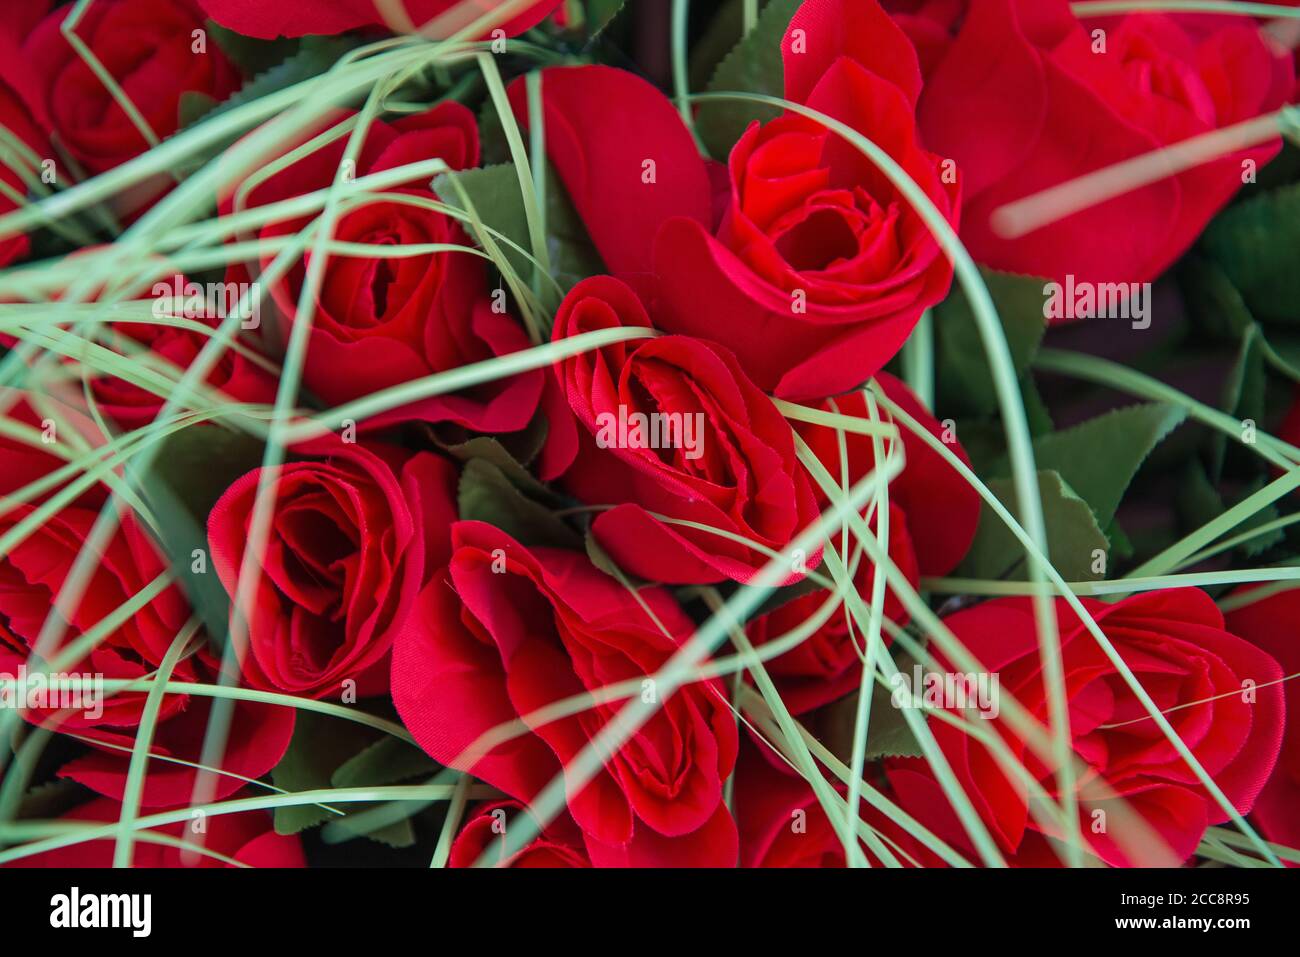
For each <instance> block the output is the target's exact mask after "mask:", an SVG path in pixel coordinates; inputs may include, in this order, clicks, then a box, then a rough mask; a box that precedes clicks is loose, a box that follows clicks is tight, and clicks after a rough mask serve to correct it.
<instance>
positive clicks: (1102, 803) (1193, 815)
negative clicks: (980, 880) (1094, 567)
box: [888, 588, 1285, 866]
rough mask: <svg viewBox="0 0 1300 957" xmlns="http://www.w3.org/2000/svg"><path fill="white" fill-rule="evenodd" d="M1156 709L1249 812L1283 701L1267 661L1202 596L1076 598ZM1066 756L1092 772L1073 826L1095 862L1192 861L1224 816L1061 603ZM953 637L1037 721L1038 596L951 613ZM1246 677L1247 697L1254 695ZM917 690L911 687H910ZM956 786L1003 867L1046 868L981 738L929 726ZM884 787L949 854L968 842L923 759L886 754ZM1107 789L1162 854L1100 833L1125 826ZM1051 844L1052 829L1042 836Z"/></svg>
mask: <svg viewBox="0 0 1300 957" xmlns="http://www.w3.org/2000/svg"><path fill="white" fill-rule="evenodd" d="M1083 601H1084V605H1085V607H1087V608H1088V610H1089V611H1090V612H1091V614H1092V616H1093V617H1094V618H1095V619H1096V620H1097V622H1098V624H1099V625H1100V626H1101V628H1102V630H1103V631H1104V632H1105V634H1106V636H1107V637H1108V638H1109V639H1110V640H1111V642H1112V643H1113V644H1114V645H1115V647H1116V649H1117V650H1118V651H1119V653H1120V654H1121V655H1122V656H1123V658H1124V661H1125V662H1126V663H1127V664H1128V665H1129V667H1130V668H1131V669H1132V670H1133V672H1134V674H1135V675H1136V676H1137V678H1138V680H1139V681H1140V682H1142V686H1143V687H1144V688H1145V689H1146V690H1147V692H1148V693H1149V694H1150V695H1151V697H1152V698H1153V699H1154V701H1155V703H1156V706H1157V707H1158V708H1159V709H1160V710H1161V711H1162V712H1163V713H1164V714H1165V716H1166V717H1167V718H1168V719H1169V722H1170V724H1172V725H1173V728H1174V730H1175V731H1176V732H1177V733H1178V735H1179V736H1180V737H1181V738H1182V740H1183V742H1184V743H1185V744H1186V745H1187V747H1188V748H1189V749H1190V750H1191V752H1192V753H1193V754H1194V755H1195V756H1196V757H1197V759H1198V760H1199V761H1200V762H1201V765H1202V766H1203V767H1204V768H1205V770H1206V771H1207V772H1208V773H1209V775H1210V776H1211V777H1212V778H1213V779H1214V781H1215V783H1216V784H1217V785H1218V786H1219V787H1220V788H1221V789H1222V790H1223V792H1224V794H1225V795H1227V797H1228V800H1229V801H1231V802H1232V805H1233V806H1234V807H1235V808H1236V809H1237V810H1238V811H1239V812H1240V813H1242V814H1244V813H1246V812H1247V811H1249V810H1250V809H1251V807H1253V806H1254V804H1255V802H1256V799H1257V798H1258V797H1259V794H1260V791H1261V789H1262V788H1263V787H1264V784H1265V782H1266V781H1267V780H1268V777H1269V774H1270V773H1271V772H1272V770H1273V767H1274V765H1275V763H1276V762H1277V758H1278V750H1279V748H1280V746H1281V741H1282V727H1283V719H1284V712H1285V706H1284V703H1283V697H1282V688H1281V686H1280V685H1279V684H1277V683H1276V682H1277V680H1278V679H1279V678H1280V677H1281V676H1282V672H1281V669H1280V668H1279V667H1278V664H1277V662H1276V661H1274V660H1273V658H1272V657H1270V656H1269V655H1267V654H1265V653H1264V652H1263V651H1261V650H1260V649H1259V648H1257V647H1256V646H1255V645H1252V644H1250V643H1249V642H1246V641H1243V640H1242V639H1240V638H1238V637H1237V636H1236V635H1234V634H1231V633H1230V632H1228V631H1226V630H1225V628H1224V621H1223V615H1222V614H1221V613H1220V612H1219V609H1218V607H1217V606H1216V605H1215V604H1214V602H1213V601H1212V600H1211V599H1210V597H1209V596H1208V595H1206V594H1205V593H1204V592H1202V591H1200V590H1198V589H1193V588H1184V589H1168V590H1164V591H1154V592H1147V593H1144V594H1139V595H1135V596H1133V597H1131V598H1128V599H1125V600H1124V601H1120V602H1116V603H1115V604H1105V603H1103V602H1099V601H1094V600H1092V599H1083ZM1057 615H1058V617H1059V621H1060V629H1061V653H1062V659H1063V663H1064V667H1065V681H1066V693H1067V696H1068V699H1069V708H1070V731H1071V737H1072V740H1073V746H1074V753H1075V754H1076V755H1077V756H1078V757H1079V758H1080V759H1081V760H1082V761H1084V762H1085V763H1086V764H1087V765H1088V766H1089V768H1090V771H1089V772H1088V773H1085V774H1083V775H1081V776H1080V777H1079V779H1078V786H1079V797H1080V816H1081V831H1082V835H1083V838H1084V840H1085V841H1086V842H1087V843H1088V845H1089V848H1090V850H1091V852H1092V853H1093V854H1095V855H1096V856H1097V857H1099V858H1100V859H1101V860H1103V861H1105V862H1106V863H1108V864H1111V865H1113V866H1135V865H1136V866H1142V865H1143V864H1144V863H1146V864H1149V863H1151V862H1152V861H1155V860H1167V859H1168V855H1170V854H1172V856H1173V857H1175V858H1177V859H1179V860H1184V859H1186V858H1188V857H1189V856H1191V854H1192V853H1193V851H1195V849H1196V845H1197V843H1198V842H1199V841H1200V839H1201V836H1202V835H1203V834H1204V833H1205V829H1206V827H1207V826H1208V825H1211V824H1218V823H1221V822H1222V821H1224V820H1226V819H1227V815H1226V814H1225V813H1224V812H1223V810H1222V809H1221V808H1220V807H1219V805H1218V804H1217V803H1216V802H1215V800H1214V799H1213V798H1212V797H1210V795H1209V794H1208V793H1207V792H1206V790H1205V789H1204V788H1203V787H1202V786H1201V784H1200V782H1199V780H1198V779H1197V778H1196V776H1195V773H1194V772H1193V771H1192V770H1191V769H1190V768H1189V767H1188V766H1187V765H1186V763H1185V762H1184V761H1183V760H1182V758H1180V757H1179V756H1178V753H1177V752H1176V751H1175V750H1174V749H1173V746H1172V745H1170V744H1169V742H1168V741H1167V739H1166V738H1165V736H1164V734H1163V733H1162V732H1161V731H1160V729H1159V728H1158V727H1156V725H1155V722H1154V721H1152V720H1151V719H1150V718H1149V717H1148V716H1147V712H1146V710H1145V709H1144V708H1143V707H1142V705H1141V703H1140V702H1139V701H1138V700H1137V698H1136V697H1135V696H1134V695H1133V693H1132V691H1131V690H1130V689H1129V687H1128V685H1127V684H1126V683H1125V682H1124V679H1123V678H1121V677H1120V676H1119V674H1118V673H1117V672H1116V670H1115V668H1114V667H1113V666H1112V665H1111V663H1110V662H1109V660H1108V659H1107V658H1106V657H1105V655H1104V653H1103V652H1102V651H1101V649H1100V648H1099V647H1098V646H1097V643H1096V642H1095V640H1094V639H1093V638H1092V636H1091V635H1090V634H1089V633H1088V632H1087V631H1086V630H1085V629H1084V627H1083V625H1082V623H1081V622H1080V621H1079V619H1078V618H1077V617H1076V616H1075V615H1074V613H1073V612H1072V611H1071V610H1070V608H1069V606H1068V605H1067V604H1066V603H1065V602H1064V601H1063V600H1058V601H1057ZM945 621H946V624H947V625H948V626H949V627H950V628H951V629H952V631H953V634H955V635H956V636H957V639H958V640H959V641H961V642H962V644H963V645H964V646H965V647H966V648H967V649H968V650H969V651H970V652H971V654H972V655H974V657H975V658H976V660H978V661H980V662H981V663H982V664H983V666H984V667H985V668H986V669H988V671H989V672H991V673H997V674H998V675H999V685H1000V692H1001V693H1002V694H1006V695H1014V696H1015V698H1016V700H1017V701H1019V702H1020V704H1021V705H1023V706H1024V707H1025V708H1026V710H1027V711H1028V712H1029V713H1030V714H1031V715H1033V716H1034V717H1036V718H1037V719H1038V720H1039V721H1040V722H1043V724H1044V725H1046V723H1047V705H1046V698H1045V691H1044V687H1043V679H1042V673H1041V672H1042V666H1041V663H1040V661H1039V656H1038V639H1037V635H1036V632H1035V628H1034V613H1033V607H1032V601H1031V600H1030V599H1028V598H1008V599H997V600H994V601H990V602H986V603H984V604H981V605H977V606H975V607H973V608H969V609H966V610H964V611H960V612H958V613H957V614H955V615H952V616H951V617H949V618H947V619H945ZM1247 681H1250V682H1254V684H1255V685H1256V686H1258V687H1257V689H1255V690H1254V691H1253V694H1254V698H1253V700H1250V699H1251V695H1250V694H1249V693H1248V692H1250V691H1251V688H1252V686H1250V685H1246V684H1245V682H1247ZM914 690H917V691H918V692H919V689H914ZM972 720H976V721H979V720H990V721H991V722H992V723H993V727H994V729H995V730H996V731H997V732H999V733H1000V734H1001V735H1002V736H1003V738H1004V739H1006V742H1007V745H1008V747H1009V748H1010V749H1011V751H1012V753H1013V754H1014V755H1016V756H1017V757H1018V758H1019V759H1020V760H1021V761H1023V762H1024V763H1025V766H1026V767H1027V768H1028V769H1029V771H1030V772H1031V773H1032V774H1033V775H1034V776H1035V777H1036V778H1037V779H1038V780H1039V781H1040V782H1041V783H1042V785H1043V786H1044V788H1045V789H1046V791H1047V793H1048V794H1052V793H1053V792H1054V779H1055V771H1054V769H1053V768H1051V767H1049V766H1045V765H1044V764H1043V763H1042V762H1041V761H1040V760H1039V759H1038V758H1037V757H1036V756H1035V755H1034V754H1033V753H1032V752H1031V751H1030V750H1029V749H1028V748H1027V746H1026V745H1025V743H1024V742H1023V741H1022V740H1020V739H1019V738H1018V736H1017V735H1016V734H1015V733H1014V732H1013V731H1012V730H1011V729H1010V728H1009V727H1008V726H1007V724H1006V720H1005V718H1004V717H999V718H996V719H987V718H980V717H975V718H973V719H972ZM930 728H931V730H932V731H933V732H934V735H935V738H936V739H937V741H938V743H939V746H940V747H941V748H942V749H943V752H944V755H945V756H946V757H947V759H948V760H949V762H950V763H951V764H952V768H953V771H954V772H955V773H956V775H957V778H958V781H959V782H960V783H961V785H962V788H963V790H964V791H965V792H966V794H967V795H968V796H969V797H970V799H971V801H972V802H973V804H974V805H975V808H976V810H977V811H978V812H979V813H980V816H981V817H982V818H983V819H984V821H985V823H986V824H987V825H988V827H989V830H990V833H992V835H993V837H994V838H995V840H996V841H997V842H998V844H999V846H1000V847H1001V848H1002V850H1003V851H1004V852H1005V853H1006V854H1007V855H1008V860H1009V861H1010V862H1012V863H1016V864H1021V865H1031V866H1037V865H1040V864H1047V863H1053V862H1054V861H1055V857H1054V856H1053V855H1052V854H1051V852H1050V851H1049V849H1048V846H1047V843H1046V841H1044V840H1043V837H1044V836H1045V835H1044V832H1042V831H1041V829H1040V825H1039V823H1038V822H1037V821H1036V820H1035V819H1034V818H1033V817H1031V816H1030V814H1029V810H1028V804H1027V802H1026V793H1027V792H1026V790H1025V788H1024V786H1023V784H1021V783H1019V782H1018V781H1017V782H1013V781H1012V780H1011V779H1010V778H1008V777H1007V776H1006V775H1005V774H1004V773H1003V772H1002V771H1001V769H1000V768H999V766H998V765H997V763H996V762H995V760H994V758H993V757H992V755H991V754H990V753H989V752H988V750H987V749H986V748H985V747H984V746H983V745H981V744H977V743H976V742H975V741H974V740H972V739H971V738H969V737H967V736H966V735H965V734H964V733H963V731H962V730H961V729H959V728H957V727H954V726H953V725H952V724H949V723H947V722H944V721H938V720H934V721H931V722H930ZM888 768H889V780H890V783H891V784H892V785H893V786H894V789H895V790H896V791H897V792H898V794H899V803H900V805H901V806H902V807H903V808H904V809H905V810H907V811H908V812H909V813H911V814H913V815H914V816H916V817H917V818H918V819H920V820H921V821H922V822H923V823H926V824H927V825H929V824H930V823H932V822H933V823H934V825H935V827H936V828H938V830H937V831H936V833H938V834H940V836H942V837H944V838H945V840H948V841H949V843H951V844H953V845H954V846H956V847H962V846H963V845H965V846H968V842H967V841H965V839H964V838H963V837H962V832H961V828H960V826H958V825H957V824H956V818H955V815H953V812H952V810H951V808H949V807H948V805H947V802H946V801H945V799H944V797H943V796H942V793H941V792H940V791H939V787H938V784H937V783H936V782H935V780H934V778H933V777H932V776H931V775H930V773H929V771H928V768H927V767H926V765H925V762H924V761H922V760H921V759H919V758H901V759H893V760H891V761H890V762H889V763H888ZM1103 785H1105V786H1108V787H1109V788H1110V789H1111V790H1112V791H1113V792H1114V793H1115V794H1116V795H1118V796H1119V797H1120V798H1123V799H1124V800H1125V801H1126V802H1127V804H1128V806H1129V808H1131V809H1132V810H1133V811H1135V812H1136V813H1137V814H1139V815H1140V816H1141V817H1142V819H1143V820H1144V821H1145V822H1146V824H1147V826H1148V827H1149V828H1151V829H1152V831H1153V832H1154V835H1155V836H1156V838H1157V839H1158V840H1160V841H1162V842H1163V845H1164V846H1161V847H1150V846H1145V845H1142V844H1140V843H1139V844H1138V846H1132V845H1133V842H1132V841H1130V842H1129V846H1126V845H1125V843H1124V841H1123V835H1116V834H1114V833H1111V832H1102V833H1097V832H1095V830H1094V828H1093V826H1092V825H1093V823H1094V819H1093V817H1092V812H1093V811H1095V810H1101V811H1105V812H1106V820H1107V821H1110V822H1117V821H1120V820H1121V819H1122V815H1121V812H1120V811H1119V810H1118V809H1117V808H1116V803H1115V799H1114V798H1111V797H1108V796H1107V795H1106V793H1105V791H1104V789H1103ZM1046 836H1051V837H1058V836H1059V835H1054V834H1053V835H1046ZM1161 855H1163V856H1161Z"/></svg>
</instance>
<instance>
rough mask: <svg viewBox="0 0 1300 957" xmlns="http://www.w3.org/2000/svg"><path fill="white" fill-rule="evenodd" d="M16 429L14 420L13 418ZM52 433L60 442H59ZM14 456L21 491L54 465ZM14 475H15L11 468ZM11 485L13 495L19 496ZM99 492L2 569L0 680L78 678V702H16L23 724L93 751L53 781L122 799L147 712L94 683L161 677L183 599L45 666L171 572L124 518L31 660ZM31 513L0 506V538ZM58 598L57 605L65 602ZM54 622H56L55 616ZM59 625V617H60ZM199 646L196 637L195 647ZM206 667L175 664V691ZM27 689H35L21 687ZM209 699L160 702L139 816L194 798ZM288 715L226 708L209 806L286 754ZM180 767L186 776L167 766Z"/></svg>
mask: <svg viewBox="0 0 1300 957" xmlns="http://www.w3.org/2000/svg"><path fill="white" fill-rule="evenodd" d="M10 417H11V420H12V421H19V422H21V421H22V414H21V412H20V413H19V415H18V416H17V417H15V416H14V415H13V413H11V414H10ZM55 434H57V431H56V433H55ZM44 458H45V460H46V461H45V462H43V463H42V462H41V461H40V457H39V454H38V455H16V454H14V453H13V452H12V450H11V449H10V448H9V447H8V446H6V445H5V444H0V474H4V475H10V474H11V473H13V474H14V475H15V476H19V477H21V479H22V481H21V483H20V484H26V482H27V481H31V480H32V479H34V478H38V477H39V474H37V470H38V468H39V467H40V466H41V465H42V464H43V465H44V466H45V468H46V470H47V471H48V469H49V468H51V467H53V466H54V465H57V464H58V462H59V461H60V460H59V459H56V458H55V457H54V456H52V455H49V456H44ZM11 466H12V467H11ZM16 488H17V486H15V487H14V488H13V489H8V490H16ZM103 498H104V496H103V494H102V490H96V491H95V492H94V493H93V494H92V493H88V494H86V495H84V496H82V497H81V498H79V499H78V500H77V503H76V504H72V505H68V506H65V507H64V508H62V509H61V510H59V511H58V512H57V513H56V514H54V515H52V516H50V517H48V518H46V519H45V520H44V521H43V522H41V523H40V524H38V525H35V526H34V527H33V528H32V529H31V531H30V533H29V534H28V535H26V537H24V538H23V539H22V540H21V541H20V542H19V543H18V544H16V545H14V546H13V547H12V548H11V549H10V550H9V552H8V554H6V555H5V556H4V557H3V559H0V674H4V675H6V676H8V677H14V678H16V677H18V676H19V675H20V674H21V673H23V669H25V671H26V674H27V675H29V676H37V675H39V676H40V677H39V679H35V680H39V681H45V680H46V679H48V678H49V677H50V676H51V675H52V674H53V675H60V674H62V675H78V676H86V677H87V679H88V680H89V682H90V684H89V686H88V687H85V686H83V688H84V690H82V691H81V693H80V694H79V695H78V696H70V695H68V694H65V695H63V696H61V697H59V698H48V697H47V698H45V699H43V700H36V701H31V700H30V699H29V700H26V701H23V702H15V703H20V704H24V705H25V704H28V703H30V704H33V705H34V707H32V708H30V709H26V710H25V712H24V717H25V718H27V720H29V721H31V722H33V723H39V724H42V725H44V726H46V727H49V728H51V729H52V730H55V731H58V732H60V733H63V734H70V735H75V736H76V737H77V738H78V739H80V740H82V741H84V742H86V743H88V744H90V745H92V747H93V749H92V750H91V751H89V752H87V753H86V754H85V755H83V756H81V757H78V758H74V759H73V760H72V761H71V762H69V763H67V764H65V765H63V767H62V768H60V770H59V774H60V775H61V776H63V777H68V778H72V779H73V780H76V781H78V782H80V783H82V784H84V785H86V786H87V787H90V788H92V789H93V790H95V791H98V792H99V793H101V794H105V795H107V796H109V797H113V798H117V799H120V798H121V796H122V793H123V791H124V789H125V783H126V777H127V767H128V764H129V762H130V754H131V747H132V745H133V744H134V740H135V738H134V730H133V729H134V728H135V727H136V725H138V724H139V722H140V717H141V713H142V711H143V709H144V704H145V692H144V691H132V692H116V691H114V690H113V689H108V688H104V687H102V685H101V686H99V687H98V688H96V686H95V685H94V682H95V681H117V680H136V679H140V678H145V677H148V676H149V675H152V674H153V673H154V672H156V671H157V669H158V666H159V665H160V664H161V663H162V661H163V659H164V658H165V656H166V654H167V651H168V649H169V648H170V647H171V645H172V643H173V641H174V640H175V638H176V636H177V635H178V634H179V633H181V632H182V631H183V630H184V628H185V626H186V623H187V622H188V620H189V618H190V615H191V612H190V609H189V607H188V606H187V604H186V602H185V600H184V598H183V596H182V594H181V592H180V591H179V589H178V588H177V587H176V586H174V585H171V586H168V587H166V588H164V589H163V590H162V591H161V592H159V593H158V594H157V595H156V596H155V597H153V598H152V599H151V600H150V601H148V602H147V603H145V604H144V605H143V607H141V608H140V609H139V610H137V611H136V612H135V613H134V614H132V615H130V616H128V617H127V618H126V619H125V620H124V621H123V622H122V623H121V624H120V625H118V626H117V627H116V628H114V629H112V630H110V631H109V632H108V633H107V634H106V635H105V636H104V638H103V639H102V640H101V641H100V642H99V643H98V644H96V645H95V646H94V647H93V648H91V649H90V651H89V652H87V653H86V654H84V655H82V656H81V657H80V658H79V659H77V660H73V661H70V662H66V663H64V664H62V665H61V666H60V667H58V668H51V667H49V663H50V662H51V661H52V660H55V659H57V658H58V657H59V655H60V653H61V652H63V651H65V650H67V649H68V648H69V647H70V646H71V645H72V644H73V643H74V642H77V641H79V640H80V639H81V638H82V637H83V636H84V635H85V633H86V632H88V631H90V630H91V629H93V628H95V627H96V626H97V625H99V623H100V622H101V621H103V620H104V619H105V618H106V617H107V616H109V615H111V614H113V613H114V612H116V611H117V609H118V608H119V607H120V606H122V605H124V604H126V603H127V602H129V601H131V600H132V599H133V598H135V596H137V595H138V594H140V593H141V592H143V591H145V590H146V589H148V588H150V587H151V586H152V585H153V584H154V582H155V581H156V580H157V579H158V578H159V576H161V575H165V574H167V572H168V566H167V563H166V562H165V561H164V559H163V557H162V555H161V553H160V551H159V548H158V546H157V544H156V543H155V542H154V540H153V539H152V537H151V536H150V534H149V532H148V531H146V529H145V528H144V526H143V525H142V523H141V522H140V521H139V519H137V518H136V517H135V515H134V514H133V513H131V512H125V513H123V514H122V516H121V523H120V527H119V528H118V530H117V531H116V533H115V534H114V535H113V536H112V537H111V538H110V539H109V541H108V544H107V545H106V546H105V547H104V548H103V549H102V550H101V551H100V552H99V553H98V554H96V555H95V562H94V564H93V571H92V572H91V575H90V579H89V581H88V582H87V584H86V587H85V589H84V592H83V594H82V595H81V598H80V600H78V601H77V602H75V604H71V605H70V610H68V611H65V613H64V615H63V620H64V621H65V622H66V625H67V627H66V628H65V629H64V631H63V633H62V636H61V638H60V639H59V640H58V641H56V642H54V643H52V644H50V645H49V646H47V647H46V650H45V652H44V654H43V656H42V658H43V659H44V663H42V662H41V661H38V660H35V659H33V658H32V653H33V651H34V650H35V649H36V646H37V641H38V638H39V636H40V634H41V630H42V628H43V626H44V623H45V620H46V617H47V616H48V615H50V614H51V609H52V608H53V607H54V600H55V596H56V595H58V594H59V592H60V590H61V589H62V587H63V584H64V582H65V581H66V579H67V577H68V574H69V572H70V571H71V569H72V567H73V564H74V562H76V561H77V559H78V556H79V555H80V554H81V553H82V552H83V551H84V550H85V549H86V548H88V547H89V545H88V544H87V538H88V537H89V535H90V531H91V529H92V527H93V526H94V525H95V522H96V520H97V517H98V515H99V507H98V506H99V504H100V503H102V501H103ZM39 501H40V500H39V499H37V500H35V502H29V503H24V504H13V503H7V505H6V507H5V508H4V511H3V514H0V534H8V533H9V532H11V531H12V530H13V529H14V528H15V527H16V526H17V525H18V524H19V523H22V522H25V521H26V520H28V519H29V517H30V516H31V514H32V512H33V510H34V508H35V507H36V504H35V503H38V502H39ZM67 601H68V600H67V598H65V603H66V602H67ZM56 614H57V613H56ZM56 620H57V618H56ZM198 638H199V640H200V641H201V639H202V636H201V635H200V636H198ZM215 676H216V675H215V668H214V666H213V662H212V659H211V656H210V655H208V654H207V653H206V652H205V651H204V650H200V652H199V653H198V654H194V655H190V656H187V657H183V658H182V659H181V660H180V661H178V662H177V664H176V666H175V669H174V670H173V672H172V680H174V681H179V682H198V683H210V682H212V681H213V680H214V679H215ZM28 687H29V688H30V687H39V685H38V684H35V683H29V685H28ZM210 705H211V700H210V699H207V698H201V699H200V698H196V697H192V696H190V695H186V694H167V695H164V696H163V699H162V702H161V706H160V710H159V715H158V721H159V723H158V725H157V727H156V728H155V733H154V742H153V746H152V748H151V751H152V753H154V754H156V755H159V756H160V757H159V758H157V759H155V760H154V761H152V762H151V763H150V766H149V773H148V775H147V777H146V778H145V784H144V789H143V791H142V793H141V796H140V802H141V804H143V805H145V806H147V807H157V806H167V805H174V804H179V803H182V802H184V801H186V800H188V798H189V795H190V793H191V791H192V790H193V787H194V780H195V773H196V772H195V770H194V767H193V763H194V762H197V761H199V760H200V759H201V753H200V752H201V746H202V740H203V730H204V728H205V726H206V724H207V716H208V713H209V710H210ZM293 724H294V715H293V711H292V710H291V709H287V708H278V707H272V706H270V705H262V704H253V703H250V702H239V703H238V704H237V705H236V706H235V709H234V712H233V718H232V725H231V734H230V741H229V744H228V746H227V749H226V752H225V754H224V756H223V758H222V760H221V762H220V764H219V767H220V769H221V770H222V771H223V772H225V773H222V774H220V775H219V776H218V777H217V788H216V796H217V798H222V797H225V796H227V795H229V794H231V793H233V792H234V791H236V790H238V789H239V788H240V787H242V786H243V784H244V782H245V780H246V779H248V778H255V777H257V776H259V775H261V774H265V773H266V772H267V771H269V770H271V768H273V767H274V766H275V765H276V763H277V762H278V761H279V760H280V758H281V757H282V756H283V755H284V752H285V749H286V748H287V747H288V745H289V739H290V737H291V735H292V733H293ZM167 758H174V759H179V760H180V761H184V762H190V763H189V764H188V765H187V764H183V763H177V762H176V761H169V760H166V759H167Z"/></svg>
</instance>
